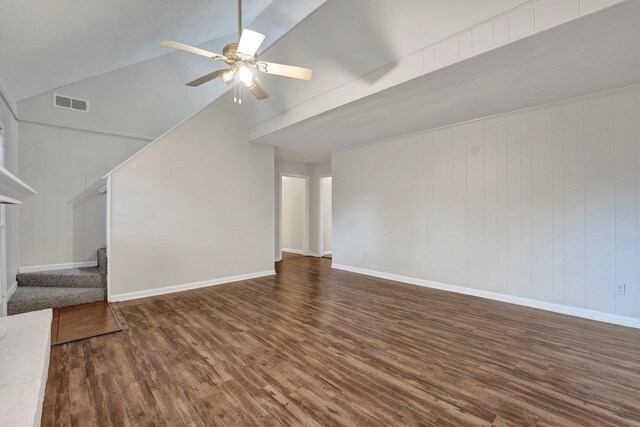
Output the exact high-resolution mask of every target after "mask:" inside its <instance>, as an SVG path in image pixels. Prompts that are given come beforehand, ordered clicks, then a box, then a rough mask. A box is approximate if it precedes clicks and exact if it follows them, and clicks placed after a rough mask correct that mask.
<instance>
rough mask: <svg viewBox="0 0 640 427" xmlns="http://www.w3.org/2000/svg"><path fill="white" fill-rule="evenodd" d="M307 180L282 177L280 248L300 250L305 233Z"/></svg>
mask: <svg viewBox="0 0 640 427" xmlns="http://www.w3.org/2000/svg"><path fill="white" fill-rule="evenodd" d="M306 192H307V180H306V179H305V178H295V177H289V176H283V177H282V248H283V250H285V249H289V250H292V251H300V252H302V251H303V249H304V234H305V226H306V224H305V218H304V217H305V205H306V197H307V195H306Z"/></svg>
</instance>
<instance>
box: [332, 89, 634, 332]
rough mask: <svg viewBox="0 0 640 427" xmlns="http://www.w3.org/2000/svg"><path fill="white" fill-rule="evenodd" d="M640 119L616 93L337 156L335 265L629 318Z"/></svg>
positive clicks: (624, 93)
mask: <svg viewBox="0 0 640 427" xmlns="http://www.w3.org/2000/svg"><path fill="white" fill-rule="evenodd" d="M639 119H640V92H639V91H638V90H637V88H635V89H624V90H621V91H618V92H615V93H609V94H600V95H594V96H592V97H589V98H584V99H579V100H572V101H567V102H564V103H561V104H556V105H553V106H544V107H539V108H535V109H531V110H527V111H521V112H514V113H510V114H506V115H502V116H498V117H493V118H488V119H483V120H479V121H474V122H470V123H466V124H460V125H455V126H451V127H448V128H445V129H440V130H435V131H431V132H426V133H421V134H416V135H411V136H406V137H401V138H398V139H395V140H393V141H389V142H384V143H379V144H375V145H370V146H366V147H362V148H357V149H353V150H349V151H343V152H337V153H334V154H333V158H332V160H333V230H334V242H333V245H334V254H333V261H334V263H335V264H338V265H343V266H346V267H348V268H351V269H354V270H355V269H360V270H361V271H369V272H373V273H375V274H387V275H396V276H397V277H404V278H410V279H411V280H414V279H417V280H416V281H415V283H420V282H418V281H419V280H422V281H424V282H423V283H436V284H438V283H439V284H445V285H453V286H459V287H464V288H466V289H472V290H478V291H482V292H487V293H492V294H494V295H495V294H499V295H506V296H513V297H517V298H526V299H527V300H533V301H540V302H545V303H551V304H559V305H561V306H565V307H568V308H571V309H572V310H575V309H585V310H592V311H595V312H601V313H607V314H613V315H618V316H624V317H625V318H634V319H637V317H638V311H639V307H638V302H639V293H638V258H639V252H638V227H639V220H640V215H639V210H638V207H639V203H638V202H639V200H640V199H639V194H638V189H639V188H640V174H639V168H640V161H639V153H640V148H639V147H640V131H639V130H638V128H637V126H638V123H640V120H639ZM387 277H388V276H387ZM616 284H624V285H626V290H625V291H624V295H620V294H617V292H616ZM458 289H460V288H458ZM476 294H478V293H476ZM565 312H569V311H565ZM636 324H637V323H636Z"/></svg>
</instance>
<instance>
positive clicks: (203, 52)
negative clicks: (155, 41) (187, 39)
mask: <svg viewBox="0 0 640 427" xmlns="http://www.w3.org/2000/svg"><path fill="white" fill-rule="evenodd" d="M160 44H161V45H163V46H167V47H172V48H174V49H180V50H184V51H185V52H190V53H195V54H196V55H202V56H206V57H207V58H211V59H215V60H217V61H227V57H226V56H222V55H218V54H217V53H213V52H209V51H208V50H204V49H200V48H198V47H193V46H189V45H187V44H182V43H178V42H174V41H172V40H162V41H161V42H160Z"/></svg>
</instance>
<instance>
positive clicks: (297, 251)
mask: <svg viewBox="0 0 640 427" xmlns="http://www.w3.org/2000/svg"><path fill="white" fill-rule="evenodd" d="M282 252H289V253H292V254H300V255H304V251H302V250H300V249H290V248H282Z"/></svg>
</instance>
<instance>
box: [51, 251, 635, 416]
mask: <svg viewBox="0 0 640 427" xmlns="http://www.w3.org/2000/svg"><path fill="white" fill-rule="evenodd" d="M330 263H331V261H330V260H328V259H321V258H303V257H301V256H297V255H290V254H286V255H285V259H284V261H282V262H281V263H280V264H279V265H278V267H277V269H278V275H277V276H276V277H267V278H261V279H255V280H247V281H243V282H237V283H233V284H226V285H220V286H215V287H210V288H204V289H200V290H194V291H188V292H182V293H176V294H169V295H164V296H159V297H153V298H147V299H141V300H135V301H129V302H123V303H119V304H114V305H113V306H114V310H115V311H116V314H117V316H118V318H119V320H120V322H121V324H122V327H123V332H120V333H116V334H110V335H104V336H100V337H96V338H90V339H87V340H83V341H77V342H73V343H69V344H63V345H60V346H56V347H53V348H52V349H51V365H50V369H49V379H48V383H47V390H46V396H45V406H44V414H43V425H47V426H48V425H64V426H68V425H83V426H84V425H87V426H88V425H91V426H93V425H118V426H122V425H171V426H178V425H179V426H186V425H195V426H203V425H230V426H238V425H250V426H265V425H304V426H317V425H383V426H392V425H393V426H395V425H434V426H436V425H437V426H447V425H448V426H466V425H469V426H477V425H496V426H508V425H539V426H542V425H579V426H589V425H592V426H632V425H635V426H638V425H640V331H638V330H634V329H629V328H624V327H618V326H612V325H607V324H603V323H598V322H594V321H588V320H583V319H577V318H573V317H568V316H563V315H558V314H553V313H548V312H544V311H538V310H534V309H528V308H523V307H518V306H514V305H509V304H505V303H500V302H495V301H489V300H483V299H479V298H474V297H468V296H463V295H457V294H453V293H447V292H441V291H435V290H430V289H425V288H420V287H414V286H410V285H404V284H399V283H395V282H390V281H386V280H380V279H375V278H371V277H367V276H361V275H357V274H352V273H347V272H343V271H334V270H331V268H330V267H329V266H330Z"/></svg>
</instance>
